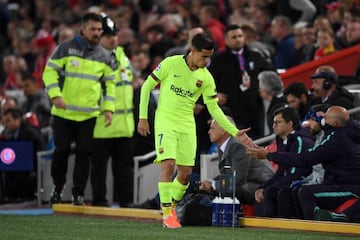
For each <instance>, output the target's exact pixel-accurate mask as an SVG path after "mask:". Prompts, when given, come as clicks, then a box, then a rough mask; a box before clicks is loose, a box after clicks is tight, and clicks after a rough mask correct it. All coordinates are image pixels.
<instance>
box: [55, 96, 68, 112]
mask: <svg viewBox="0 0 360 240" xmlns="http://www.w3.org/2000/svg"><path fill="white" fill-rule="evenodd" d="M52 103H53V104H54V106H55V107H56V108H62V109H65V108H66V104H65V102H64V99H63V98H62V97H54V98H53V99H52Z"/></svg>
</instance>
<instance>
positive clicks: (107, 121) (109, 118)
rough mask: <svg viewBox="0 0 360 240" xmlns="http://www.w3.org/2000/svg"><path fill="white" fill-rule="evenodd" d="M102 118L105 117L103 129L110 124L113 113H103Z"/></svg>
mask: <svg viewBox="0 0 360 240" xmlns="http://www.w3.org/2000/svg"><path fill="white" fill-rule="evenodd" d="M104 116H105V127H108V126H110V125H111V123H112V117H113V113H112V112H110V111H105V112H104Z"/></svg>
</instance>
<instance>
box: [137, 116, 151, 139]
mask: <svg viewBox="0 0 360 240" xmlns="http://www.w3.org/2000/svg"><path fill="white" fill-rule="evenodd" d="M137 131H138V133H139V134H140V135H141V136H144V137H146V136H147V135H149V134H150V127H149V122H148V120H147V119H139V123H138V126H137Z"/></svg>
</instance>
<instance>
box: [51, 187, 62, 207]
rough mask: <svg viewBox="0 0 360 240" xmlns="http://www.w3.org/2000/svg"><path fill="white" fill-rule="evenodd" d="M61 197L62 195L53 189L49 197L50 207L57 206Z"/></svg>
mask: <svg viewBox="0 0 360 240" xmlns="http://www.w3.org/2000/svg"><path fill="white" fill-rule="evenodd" d="M61 197H62V193H61V192H60V193H59V192H57V191H55V189H54V190H53V191H52V192H51V197H50V206H52V205H53V204H59V203H61Z"/></svg>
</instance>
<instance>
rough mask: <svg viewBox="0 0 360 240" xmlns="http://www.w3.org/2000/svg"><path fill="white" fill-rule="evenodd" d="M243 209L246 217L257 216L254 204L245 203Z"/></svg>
mask: <svg viewBox="0 0 360 240" xmlns="http://www.w3.org/2000/svg"><path fill="white" fill-rule="evenodd" d="M242 207H243V211H244V216H245V217H252V216H255V208H254V205H251V204H243V205H242Z"/></svg>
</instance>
